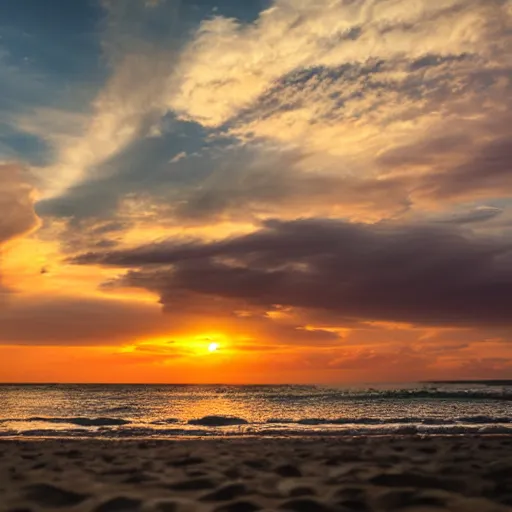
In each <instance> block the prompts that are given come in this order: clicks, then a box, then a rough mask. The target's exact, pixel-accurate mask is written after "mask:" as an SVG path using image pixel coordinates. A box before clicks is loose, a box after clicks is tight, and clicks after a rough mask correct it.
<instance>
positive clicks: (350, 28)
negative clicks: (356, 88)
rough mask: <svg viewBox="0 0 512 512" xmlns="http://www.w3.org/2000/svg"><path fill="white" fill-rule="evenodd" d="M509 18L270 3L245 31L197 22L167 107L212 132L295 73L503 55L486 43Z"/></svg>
mask: <svg viewBox="0 0 512 512" xmlns="http://www.w3.org/2000/svg"><path fill="white" fill-rule="evenodd" d="M508 15H509V13H508V10H507V7H506V4H504V2H503V1H501V0H492V1H486V2H483V1H481V0H471V1H466V0H443V1H440V2H436V3H432V2H427V1H420V2H416V3H415V4H412V5H411V4H410V2H406V1H404V0H401V1H394V2H377V3H376V2H373V1H370V0H365V1H361V2H345V1H341V0H338V1H335V2H327V1H320V2H314V1H306V2H302V3H300V4H297V3H296V2H291V1H290V0H276V1H275V2H274V3H273V4H272V6H271V7H270V8H269V9H267V10H266V11H263V12H262V13H261V14H260V16H259V18H258V19H257V20H256V21H255V22H254V23H251V24H242V23H239V22H238V21H237V20H235V19H228V18H224V17H221V16H217V17H214V18H213V19H210V20H206V21H204V22H203V23H202V24H201V27H200V28H199V30H198V32H197V34H196V37H195V38H194V39H193V41H192V42H191V43H190V44H189V46H188V48H187V49H186V50H185V51H184V53H183V56H182V59H181V62H180V68H179V74H178V76H179V77H180V87H179V92H178V93H177V94H175V95H174V96H172V98H171V99H170V105H171V107H172V108H173V109H174V110H175V111H177V112H179V113H182V115H184V116H187V117H188V118H192V119H195V120H199V121H200V122H202V123H204V124H207V125H210V126H215V125H221V124H222V123H225V122H226V121H228V120H229V119H231V118H233V117H234V116H235V115H237V114H238V113H239V112H240V111H241V110H243V109H245V108H247V107H248V106H250V105H251V104H252V103H253V102H254V101H255V100H257V98H259V97H260V96H261V95H263V94H265V92H266V91H267V90H268V89H269V88H271V87H272V86H273V84H274V83H276V81H278V80H279V79H281V77H283V76H285V75H287V74H289V73H291V72H294V71H295V70H299V69H303V68H313V67H322V66H323V67H327V68H337V67H339V66H343V65H347V64H349V65H351V64H354V63H355V64H356V65H357V64H362V63H365V62H367V61H368V60H370V59H376V60H383V61H387V62H390V61H400V59H403V58H404V56H405V55H406V56H407V59H409V60H411V64H412V65H413V70H417V69H421V68H425V67H429V66H432V65H438V64H439V63H442V62H444V61H447V60H449V59H450V58H451V57H452V56H454V55H455V56H458V55H461V54H464V53H467V54H475V55H481V56H485V55H487V54H488V52H489V50H490V49H491V47H492V46H494V49H497V48H499V49H502V48H504V44H505V43H503V46H501V45H499V44H498V43H497V42H496V44H495V41H489V40H488V39H487V37H488V34H489V28H490V26H491V25H492V24H493V23H494V22H497V23H498V25H497V27H496V26H493V28H494V29H495V30H496V29H498V30H505V28H506V19H507V16H508ZM283 34H286V37H283ZM432 55H433V56H434V57H430V56H432ZM211 62H215V63H216V65H215V66H211ZM219 97H220V98H223V99H224V101H218V98H219Z"/></svg>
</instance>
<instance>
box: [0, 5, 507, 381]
mask: <svg viewBox="0 0 512 512" xmlns="http://www.w3.org/2000/svg"><path fill="white" fill-rule="evenodd" d="M0 77H1V79H0V213H1V215H0V381H1V382H102V383H107V382H133V383H135V382H147V383H153V382H155V383H165V382H170V383H175V382H191V383H206V382H211V383H328V384H343V383H352V382H377V381H387V382H400V381H418V380H447V379H450V380H451V379H505V378H512V314H511V312H512V207H511V206H512V168H511V162H512V94H511V92H512V0H436V1H435V2H433V1H431V0H244V1H243V2H242V1H240V0H186V1H180V0H123V1H122V2H118V1H115V0H75V1H73V2H70V1H69V0H47V1H45V2H41V1H40V0H18V1H16V2H8V3H7V4H6V5H4V6H3V8H2V14H1V16H0ZM212 347H213V348H216V350H211V349H212Z"/></svg>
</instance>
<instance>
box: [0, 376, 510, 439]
mask: <svg viewBox="0 0 512 512" xmlns="http://www.w3.org/2000/svg"><path fill="white" fill-rule="evenodd" d="M391 434H393V435H396V434H404V435H406V434H421V435H439V434H512V381H502V382H456V383H420V384H418V383H416V384H407V385H404V384H400V385H391V384H387V385H366V386H345V387H325V386H302V385H289V386H283V385H279V386H271V385H257V386H254V385H251V386H240V385H208V386H205V385H99V384H98V385H79V384H74V385H70V384H23V385H21V384H5V385H0V437H3V438H5V437H43V438H44V437H52V438H54V437H62V438H68V437H78V438H167V437H172V438H179V437H187V436H188V437H190V436H315V435H316V436H318V435H340V436H343V435H345V436H347V435H349V436H352V435H391Z"/></svg>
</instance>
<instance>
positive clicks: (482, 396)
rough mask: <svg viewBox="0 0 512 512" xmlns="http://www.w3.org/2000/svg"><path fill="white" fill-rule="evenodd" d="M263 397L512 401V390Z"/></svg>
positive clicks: (341, 392) (267, 396)
mask: <svg viewBox="0 0 512 512" xmlns="http://www.w3.org/2000/svg"><path fill="white" fill-rule="evenodd" d="M261 397H262V398H265V399H266V400H269V401H272V402H282V403H287V402H290V401H293V402H294V401H308V400H315V401H325V402H331V401H332V402H337V401H345V400H349V401H358V400H362V401H364V400H372V401H375V400H420V399H424V400H496V401H506V402H508V401H512V392H511V391H510V389H509V390H502V391H496V390H494V389H489V390H441V389H410V390H409V389H400V390H396V389H395V390H378V389H367V390H364V391H344V390H336V391H330V390H328V391H323V392H319V391H318V390H317V391H314V392H311V391H308V392H303V393H286V394H283V395H280V394H275V395H272V394H261Z"/></svg>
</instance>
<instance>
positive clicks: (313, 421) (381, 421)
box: [266, 416, 512, 426]
mask: <svg viewBox="0 0 512 512" xmlns="http://www.w3.org/2000/svg"><path fill="white" fill-rule="evenodd" d="M266 423H269V424H278V423H281V424H289V423H296V424H298V425H305V426H306V425H309V426H315V425H387V424H420V425H452V424H457V423H469V424H471V423H474V424H501V423H512V417H493V416H461V417H457V418H452V419H445V418H418V417H403V418H364V417H363V418H337V419H332V418H302V419H298V420H290V419H282V420H279V418H271V419H269V420H267V421H266Z"/></svg>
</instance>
